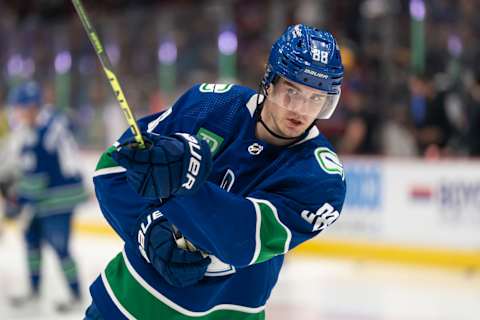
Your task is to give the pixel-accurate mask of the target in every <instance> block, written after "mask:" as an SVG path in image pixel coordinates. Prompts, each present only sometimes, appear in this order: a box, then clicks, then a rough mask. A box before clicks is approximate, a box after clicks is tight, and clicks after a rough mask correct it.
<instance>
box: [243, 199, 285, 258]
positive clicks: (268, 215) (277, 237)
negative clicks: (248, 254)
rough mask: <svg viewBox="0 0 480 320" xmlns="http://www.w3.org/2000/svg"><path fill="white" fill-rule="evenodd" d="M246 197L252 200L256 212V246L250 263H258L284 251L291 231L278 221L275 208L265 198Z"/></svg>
mask: <svg viewBox="0 0 480 320" xmlns="http://www.w3.org/2000/svg"><path fill="white" fill-rule="evenodd" d="M247 199H248V200H250V201H252V203H253V205H254V206H255V211H256V214H257V227H256V228H257V230H256V246H255V253H254V255H253V258H252V261H251V262H250V264H254V263H260V262H263V261H266V260H268V259H270V258H272V257H274V256H277V255H279V254H284V253H286V252H287V251H288V249H289V247H290V241H291V239H292V233H291V231H290V229H288V227H287V226H286V225H285V224H283V223H282V221H280V218H279V217H278V213H277V208H276V207H275V206H274V205H273V204H272V203H271V202H270V201H267V200H262V199H255V198H247Z"/></svg>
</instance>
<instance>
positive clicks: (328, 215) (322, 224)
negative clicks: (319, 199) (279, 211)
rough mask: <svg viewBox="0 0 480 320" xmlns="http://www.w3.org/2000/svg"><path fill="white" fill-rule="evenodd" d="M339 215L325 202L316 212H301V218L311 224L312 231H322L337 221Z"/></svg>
mask: <svg viewBox="0 0 480 320" xmlns="http://www.w3.org/2000/svg"><path fill="white" fill-rule="evenodd" d="M339 215H340V213H339V212H338V211H337V210H335V208H334V207H333V206H332V205H331V204H330V203H328V202H325V203H324V205H323V206H321V207H320V208H319V209H318V210H317V212H310V211H308V210H303V211H302V218H303V219H304V220H305V221H307V222H308V223H310V224H313V228H312V231H322V230H323V229H325V228H326V227H328V226H329V225H331V224H332V223H334V222H335V220H337V218H338V216H339Z"/></svg>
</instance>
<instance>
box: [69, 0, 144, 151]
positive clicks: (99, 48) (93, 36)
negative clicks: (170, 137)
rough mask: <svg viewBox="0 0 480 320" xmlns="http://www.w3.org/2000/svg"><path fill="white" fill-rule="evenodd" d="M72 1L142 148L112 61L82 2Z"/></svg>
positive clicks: (141, 142) (139, 135) (138, 132)
mask: <svg viewBox="0 0 480 320" xmlns="http://www.w3.org/2000/svg"><path fill="white" fill-rule="evenodd" d="M72 3H73V5H74V6H75V10H76V11H77V14H78V17H79V18H80V21H82V25H83V28H84V29H85V31H86V32H87V35H88V38H89V39H90V42H91V43H92V45H93V48H94V49H95V52H96V53H97V56H98V59H99V60H100V63H101V64H102V67H103V71H104V72H105V75H106V76H107V79H108V81H109V82H110V86H111V87H112V90H113V93H114V94H115V97H116V98H117V101H118V104H119V105H120V108H121V109H122V111H123V114H124V115H125V118H126V119H127V122H128V124H129V125H130V130H132V133H133V135H134V137H135V141H136V142H137V143H138V145H139V147H140V148H144V147H145V142H144V141H143V137H142V135H141V133H140V130H139V129H138V125H137V121H136V120H135V118H134V116H133V114H132V111H131V109H130V106H129V105H128V102H127V99H126V98H125V95H124V94H123V90H122V87H121V86H120V82H119V81H118V79H117V76H116V75H115V73H114V72H113V68H112V63H111V62H110V59H109V58H108V55H107V53H106V52H105V50H104V48H103V45H102V43H101V42H100V38H99V37H98V35H97V32H96V31H95V28H94V27H93V25H92V24H91V23H90V19H89V18H88V16H87V13H86V12H85V9H84V8H83V5H82V2H81V1H80V0H72Z"/></svg>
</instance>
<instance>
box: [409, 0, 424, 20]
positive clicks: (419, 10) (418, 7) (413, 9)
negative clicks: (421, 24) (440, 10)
mask: <svg viewBox="0 0 480 320" xmlns="http://www.w3.org/2000/svg"><path fill="white" fill-rule="evenodd" d="M425 12H426V10H425V2H423V0H410V16H411V17H412V18H413V19H415V20H417V21H421V20H424V19H425Z"/></svg>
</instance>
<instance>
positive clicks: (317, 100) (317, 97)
mask: <svg viewBox="0 0 480 320" xmlns="http://www.w3.org/2000/svg"><path fill="white" fill-rule="evenodd" d="M324 98H325V97H324V96H320V95H314V96H311V97H310V100H311V101H312V102H314V103H320V102H322V101H323V100H324Z"/></svg>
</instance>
